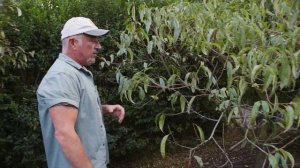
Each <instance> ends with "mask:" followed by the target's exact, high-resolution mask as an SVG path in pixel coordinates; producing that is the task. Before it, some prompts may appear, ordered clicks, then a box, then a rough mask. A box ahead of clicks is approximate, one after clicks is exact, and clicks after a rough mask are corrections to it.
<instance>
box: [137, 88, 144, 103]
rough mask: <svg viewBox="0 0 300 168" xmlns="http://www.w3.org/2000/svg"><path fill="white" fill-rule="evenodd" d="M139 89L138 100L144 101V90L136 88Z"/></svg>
mask: <svg viewBox="0 0 300 168" xmlns="http://www.w3.org/2000/svg"><path fill="white" fill-rule="evenodd" d="M138 88H139V98H140V99H141V100H144V98H145V92H144V89H143V88H142V87H140V86H139V87H138Z"/></svg>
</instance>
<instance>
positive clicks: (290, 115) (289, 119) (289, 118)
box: [284, 106, 295, 132]
mask: <svg viewBox="0 0 300 168" xmlns="http://www.w3.org/2000/svg"><path fill="white" fill-rule="evenodd" d="M285 110H286V112H287V113H285V114H284V118H285V124H286V126H285V130H284V132H286V131H288V130H289V129H290V128H291V127H292V126H293V123H294V117H295V112H294V109H293V108H292V107H291V106H285Z"/></svg>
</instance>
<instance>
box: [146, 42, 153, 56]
mask: <svg viewBox="0 0 300 168" xmlns="http://www.w3.org/2000/svg"><path fill="white" fill-rule="evenodd" d="M152 48H153V41H149V43H148V45H147V52H148V54H151V53H152Z"/></svg>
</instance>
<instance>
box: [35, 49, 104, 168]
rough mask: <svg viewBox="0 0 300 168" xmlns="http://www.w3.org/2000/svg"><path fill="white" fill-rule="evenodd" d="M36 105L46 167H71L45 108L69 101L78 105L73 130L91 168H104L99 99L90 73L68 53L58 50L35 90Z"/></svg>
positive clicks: (102, 130)
mask: <svg viewBox="0 0 300 168" xmlns="http://www.w3.org/2000/svg"><path fill="white" fill-rule="evenodd" d="M37 99H38V109H39V117H40V124H41V128H42V134H43V141H44V147H45V151H46V157H47V163H48V167H49V168H71V167H72V166H71V165H70V163H69V161H68V160H67V159H66V157H65V156H64V153H63V151H62V149H61V148H60V145H59V144H58V142H57V141H56V138H55V136H54V126H53V124H52V121H51V118H50V114H49V108H50V107H51V106H54V105H56V104H60V103H63V104H69V105H72V106H75V107H76V108H77V109H78V115H77V121H76V124H75V130H76V132H77V134H78V135H79V137H80V140H81V142H82V144H83V146H84V149H85V151H86V152H87V154H88V157H89V158H90V160H91V161H92V163H93V165H94V167H95V168H106V164H107V163H108V161H109V159H108V147H107V139H106V131H105V127H104V124H103V118H102V112H101V102H100V98H99V95H98V91H97V87H96V86H95V85H94V80H93V75H92V73H91V72H90V71H89V70H87V69H86V68H85V67H83V66H81V65H79V64H78V63H76V62H75V61H74V60H72V59H71V58H70V57H68V56H66V55H64V54H60V55H59V57H58V59H57V60H56V61H55V62H54V64H53V65H52V66H51V68H50V69H49V70H48V72H47V74H46V75H45V77H44V78H43V80H42V82H41V83H40V85H39V88H38V90H37Z"/></svg>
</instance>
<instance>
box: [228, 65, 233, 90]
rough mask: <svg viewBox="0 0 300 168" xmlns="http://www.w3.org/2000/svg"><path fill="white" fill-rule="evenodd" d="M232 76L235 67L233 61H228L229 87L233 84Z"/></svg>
mask: <svg viewBox="0 0 300 168" xmlns="http://www.w3.org/2000/svg"><path fill="white" fill-rule="evenodd" d="M232 76H233V68H232V64H231V62H229V61H228V62H227V88H230V87H231V85H232V81H233V79H232Z"/></svg>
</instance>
